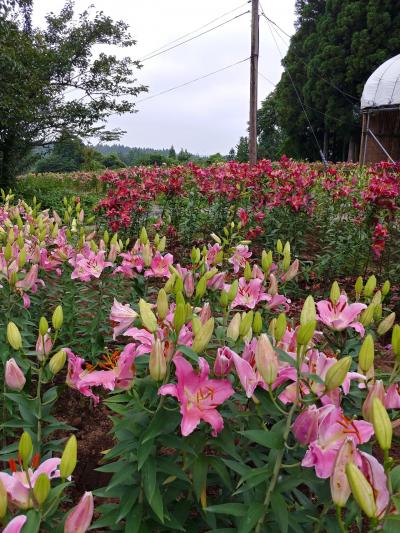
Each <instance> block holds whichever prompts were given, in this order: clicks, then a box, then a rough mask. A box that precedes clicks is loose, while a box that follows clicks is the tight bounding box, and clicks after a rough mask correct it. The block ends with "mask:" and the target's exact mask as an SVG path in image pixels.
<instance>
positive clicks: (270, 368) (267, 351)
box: [256, 274, 279, 385]
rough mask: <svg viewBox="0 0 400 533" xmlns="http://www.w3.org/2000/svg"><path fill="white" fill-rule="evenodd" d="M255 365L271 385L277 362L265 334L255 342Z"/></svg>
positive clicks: (277, 368) (277, 366)
mask: <svg viewBox="0 0 400 533" xmlns="http://www.w3.org/2000/svg"><path fill="white" fill-rule="evenodd" d="M271 275H272V274H271ZM256 365H257V370H258V371H259V372H260V374H261V376H262V378H263V380H264V381H265V383H267V384H268V385H272V383H273V382H274V381H275V380H276V377H277V375H278V371H279V362H278V357H277V355H276V353H275V350H274V348H273V346H272V344H271V342H270V340H269V338H268V336H267V335H266V334H265V333H263V334H262V335H260V336H259V338H258V341H257V345H256Z"/></svg>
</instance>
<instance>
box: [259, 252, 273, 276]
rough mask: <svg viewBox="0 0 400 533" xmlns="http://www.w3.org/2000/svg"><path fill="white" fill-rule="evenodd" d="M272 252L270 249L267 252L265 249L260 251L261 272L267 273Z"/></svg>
mask: <svg viewBox="0 0 400 533" xmlns="http://www.w3.org/2000/svg"><path fill="white" fill-rule="evenodd" d="M272 260H273V258H272V252H271V250H270V251H269V252H266V251H265V250H263V251H262V254H261V268H262V269H263V272H264V273H265V274H267V273H268V272H269V269H270V268H271V265H272Z"/></svg>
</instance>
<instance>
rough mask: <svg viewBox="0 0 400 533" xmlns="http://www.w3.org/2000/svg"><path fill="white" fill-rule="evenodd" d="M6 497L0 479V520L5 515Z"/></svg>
mask: <svg viewBox="0 0 400 533" xmlns="http://www.w3.org/2000/svg"><path fill="white" fill-rule="evenodd" d="M7 506H8V497H7V491H6V489H5V488H4V485H3V482H2V481H1V479H0V520H1V519H3V518H4V517H5V516H6V514H7Z"/></svg>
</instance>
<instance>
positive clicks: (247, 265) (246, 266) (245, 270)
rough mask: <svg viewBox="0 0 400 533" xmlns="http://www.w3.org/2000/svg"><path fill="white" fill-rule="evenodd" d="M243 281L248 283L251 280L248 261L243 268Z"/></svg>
mask: <svg viewBox="0 0 400 533" xmlns="http://www.w3.org/2000/svg"><path fill="white" fill-rule="evenodd" d="M243 275H244V279H245V280H246V281H250V280H251V266H250V263H249V262H248V261H246V265H245V267H244V273H243Z"/></svg>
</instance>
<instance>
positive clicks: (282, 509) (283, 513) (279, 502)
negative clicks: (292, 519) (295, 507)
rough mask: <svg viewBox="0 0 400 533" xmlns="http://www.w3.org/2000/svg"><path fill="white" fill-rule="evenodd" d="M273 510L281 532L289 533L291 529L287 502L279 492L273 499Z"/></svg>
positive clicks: (273, 495)
mask: <svg viewBox="0 0 400 533" xmlns="http://www.w3.org/2000/svg"><path fill="white" fill-rule="evenodd" d="M271 508H272V512H273V513H274V515H275V518H276V521H277V522H278V524H279V528H280V532H281V533H287V530H288V527H289V516H288V510H287V505H286V501H285V499H284V498H283V496H282V495H281V494H279V492H275V493H274V494H272V497H271Z"/></svg>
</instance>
